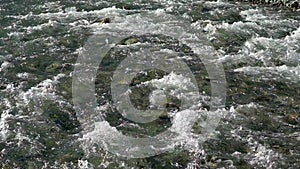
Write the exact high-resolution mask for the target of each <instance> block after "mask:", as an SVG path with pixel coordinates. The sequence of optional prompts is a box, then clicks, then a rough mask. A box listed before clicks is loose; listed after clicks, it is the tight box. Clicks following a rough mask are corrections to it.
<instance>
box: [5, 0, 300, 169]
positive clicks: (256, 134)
mask: <svg viewBox="0 0 300 169" xmlns="http://www.w3.org/2000/svg"><path fill="white" fill-rule="evenodd" d="M148 13H151V15H149V14H148ZM153 13H154V14H155V15H157V17H152V18H151V17H149V16H153ZM170 16H173V17H170ZM167 17H170V19H169V20H170V22H171V21H172V22H171V26H174V27H176V26H178V25H179V26H182V23H187V25H186V26H187V27H191V28H192V29H193V30H195V31H196V32H199V34H201V36H205V37H206V38H207V39H208V40H209V42H205V43H204V42H203V44H205V45H204V46H207V47H208V46H210V47H213V48H214V49H215V51H216V53H217V55H218V59H211V60H212V61H215V62H217V61H219V62H222V64H223V69H224V72H225V75H226V103H225V107H224V108H223V109H221V110H220V111H219V113H220V115H221V116H222V118H221V120H220V122H219V125H218V127H217V128H216V129H215V130H214V131H213V132H212V133H211V135H212V136H211V138H210V139H208V140H206V141H205V142H204V143H201V141H200V140H199V142H198V141H197V139H195V138H197V137H195V138H194V137H193V139H192V138H189V137H187V138H185V140H183V143H182V145H177V146H176V148H175V150H173V151H170V152H165V153H163V154H157V155H155V156H151V157H145V158H138V159H127V158H124V157H119V156H116V155H114V154H112V153H110V152H107V151H105V150H103V147H101V146H99V145H98V144H96V142H91V143H89V144H88V143H86V142H84V141H83V142H82V141H81V140H82V138H85V136H87V135H88V136H89V137H91V135H92V136H93V134H94V133H97V130H96V129H94V128H93V127H94V124H95V123H96V122H98V121H97V120H98V118H97V117H95V118H93V120H90V121H84V120H82V119H83V118H82V115H79V114H78V112H76V111H75V107H74V100H73V99H74V97H73V96H72V78H73V74H74V72H73V71H74V68H75V67H76V62H77V58H78V56H79V55H80V53H81V52H82V51H83V48H84V45H85V44H86V43H87V41H88V40H89V39H90V38H91V37H92V35H94V34H97V33H98V34H99V33H101V32H104V31H106V32H107V34H108V35H111V36H114V35H115V33H117V32H121V31H128V32H130V31H136V32H142V33H143V31H144V29H146V28H147V29H148V30H147V31H146V30H145V34H144V35H141V36H137V35H136V36H135V33H134V32H133V33H132V34H131V35H132V36H129V37H127V38H125V39H123V40H122V41H121V42H120V43H119V44H118V45H119V47H115V48H113V49H111V50H110V51H109V52H108V53H107V54H106V57H105V58H104V59H103V62H102V63H101V64H100V66H99V68H98V71H97V76H96V80H95V96H96V100H97V103H98V104H99V107H98V108H99V109H101V111H102V116H103V117H105V120H106V121H108V123H109V124H110V125H111V126H113V127H115V128H116V129H118V130H120V131H121V132H122V133H123V134H124V135H127V136H131V137H147V136H155V135H157V134H159V133H161V132H163V131H166V130H167V129H168V128H170V127H172V125H173V126H174V125H176V126H177V127H178V128H175V129H174V130H178V131H177V132H181V130H180V129H182V128H185V126H184V123H178V120H177V121H176V118H175V117H181V116H176V113H179V112H180V111H181V108H180V105H181V103H182V101H180V99H178V98H179V96H178V97H177V96H176V94H178V91H176V88H177V87H178V86H179V87H182V86H183V87H185V86H187V87H188V88H190V86H191V84H190V83H189V81H185V80H186V78H184V77H180V76H172V75H170V74H169V73H166V72H164V71H161V70H145V71H141V72H140V73H139V74H137V75H136V76H135V78H134V79H133V80H132V82H131V84H130V89H131V91H132V93H131V94H130V100H131V102H133V105H134V106H135V107H138V108H139V109H141V110H145V109H147V108H148V107H149V104H150V102H151V99H150V100H149V99H148V96H149V93H151V91H152V90H153V86H154V87H155V86H156V87H158V88H159V87H160V88H164V87H166V86H167V87H169V86H170V85H171V87H173V88H171V89H170V91H171V92H174V93H175V94H174V93H173V95H172V94H170V95H168V94H167V100H168V104H167V105H166V110H165V112H164V114H162V115H161V116H159V118H158V119H157V120H155V121H152V122H150V123H146V124H142V123H134V122H132V121H130V120H128V119H126V118H124V117H122V115H121V114H120V113H118V112H117V110H116V109H115V107H114V106H113V102H112V98H111V93H110V90H111V89H110V85H111V82H112V80H111V79H112V76H113V73H114V71H115V70H116V67H117V66H118V64H120V62H121V61H122V60H123V59H124V58H126V57H127V56H128V55H129V54H131V53H134V52H136V51H139V50H140V49H151V50H153V51H158V50H161V49H164V50H167V51H168V50H171V51H176V52H177V53H179V54H181V55H180V57H183V56H187V58H185V59H183V60H184V61H185V63H187V65H188V66H189V67H190V68H191V70H192V72H193V73H194V74H195V80H196V82H197V85H198V86H197V87H198V88H199V92H200V93H201V99H199V98H196V99H195V98H193V97H191V98H190V100H189V102H190V103H191V105H192V106H193V105H194V106H195V107H197V108H198V109H201V110H206V109H207V108H208V107H209V106H208V104H209V103H208V102H209V100H210V94H211V87H210V81H211V80H213V79H210V77H209V76H208V74H207V72H206V70H205V67H204V65H203V63H202V62H201V60H199V59H197V55H196V54H195V53H194V52H193V51H192V47H190V46H189V45H186V44H182V43H180V40H178V39H176V38H175V37H171V36H165V35H162V34H161V32H167V31H165V30H167V29H168V28H167V27H164V26H168V27H170V24H169V23H167V20H168V18H167ZM102 18H110V21H111V23H106V24H104V23H101V19H102ZM166 18H167V19H166ZM162 21H164V22H162ZM155 24H157V25H158V26H157V25H155ZM145 25H146V27H145ZM0 28H1V29H0V39H1V40H0V79H1V81H0V94H1V95H0V113H1V120H0V140H1V142H0V150H1V151H0V164H1V165H2V166H1V168H26V169H27V168H38V169H39V168H154V169H156V168H166V169H169V168H189V169H192V168H222V167H223V168H270V169H271V168H272V169H273V168H291V169H294V168H298V167H299V165H300V160H299V159H300V144H299V142H300V85H299V84H300V83H299V82H300V73H299V72H300V66H299V64H300V46H299V45H300V12H299V11H291V10H289V9H285V8H280V9H279V8H275V7H264V6H259V5H258V6H255V5H249V4H247V3H238V2H232V1H229V2H225V1H219V2H214V1H193V0H174V1H171V0H170V1H168V0H166V1H144V0H127V1H125V0H124V1H123V0H122V1H113V0H111V1H96V0H90V1H77V0H76V1H44V0H29V1H6V0H3V1H1V4H0ZM139 28H144V29H139ZM160 29H161V30H160ZM148 32H151V33H150V34H149V33H148ZM171 33H172V32H171ZM171 33H170V34H171ZM173 33H179V32H173ZM181 33H183V35H184V33H185V32H184V31H183V32H181ZM191 44H192V43H191ZM200 52H201V51H200ZM168 78H169V80H166V79H168ZM172 78H174V79H173V81H172ZM170 79H171V80H170ZM143 82H144V83H143ZM147 82H149V83H151V84H152V85H153V86H151V85H147V84H148V83H147ZM120 83H121V82H120ZM82 85H84V83H83V84H82ZM170 91H169V92H170ZM176 92H177V93H176ZM174 95H175V96H174ZM174 114H175V115H174ZM181 118H182V119H184V118H187V119H189V117H186V115H184V114H183V116H182V117H181ZM204 118H205V117H204ZM179 119H180V118H179ZM179 122H180V120H179ZM99 131H101V130H99ZM99 131H98V132H99ZM185 132H187V133H186V134H195V136H199V135H201V134H203V132H204V131H203V125H202V124H201V121H197V122H196V123H195V124H193V126H192V130H191V131H183V134H185ZM89 133H90V135H89ZM96 136H97V135H95V137H96ZM91 138H92V137H91ZM170 144H171V143H170ZM185 146H186V147H187V148H186V147H185Z"/></svg>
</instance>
